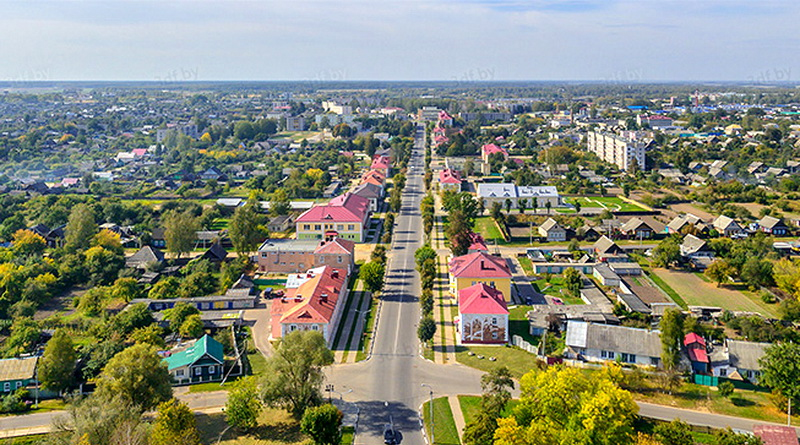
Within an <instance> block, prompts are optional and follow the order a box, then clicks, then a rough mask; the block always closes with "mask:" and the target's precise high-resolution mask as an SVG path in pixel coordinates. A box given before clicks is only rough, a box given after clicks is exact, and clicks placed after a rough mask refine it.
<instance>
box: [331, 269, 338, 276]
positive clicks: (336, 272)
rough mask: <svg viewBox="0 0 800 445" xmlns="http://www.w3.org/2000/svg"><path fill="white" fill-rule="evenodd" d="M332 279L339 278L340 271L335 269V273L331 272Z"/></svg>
mask: <svg viewBox="0 0 800 445" xmlns="http://www.w3.org/2000/svg"><path fill="white" fill-rule="evenodd" d="M331 278H339V270H338V269H333V271H332V272H331Z"/></svg>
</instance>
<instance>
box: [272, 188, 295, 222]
mask: <svg viewBox="0 0 800 445" xmlns="http://www.w3.org/2000/svg"><path fill="white" fill-rule="evenodd" d="M269 202H270V204H269V213H270V214H272V215H273V216H281V215H288V214H289V211H290V210H291V209H292V207H291V202H290V201H289V195H287V194H286V190H284V189H282V188H278V189H275V191H274V192H272V195H271V196H270V201H269Z"/></svg>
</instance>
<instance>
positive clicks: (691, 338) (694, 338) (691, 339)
mask: <svg viewBox="0 0 800 445" xmlns="http://www.w3.org/2000/svg"><path fill="white" fill-rule="evenodd" d="M692 343H700V345H702V346H703V347H704V348H705V347H706V340H705V339H704V338H703V337H701V336H699V335H697V334H695V333H694V332H690V333H688V334H686V337H684V338H683V345H684V346H689V345H690V344H692Z"/></svg>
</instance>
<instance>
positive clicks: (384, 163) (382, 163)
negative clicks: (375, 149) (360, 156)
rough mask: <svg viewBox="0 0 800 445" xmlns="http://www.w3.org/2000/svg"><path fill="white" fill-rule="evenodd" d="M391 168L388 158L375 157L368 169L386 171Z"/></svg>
mask: <svg viewBox="0 0 800 445" xmlns="http://www.w3.org/2000/svg"><path fill="white" fill-rule="evenodd" d="M390 166H391V161H389V157H388V156H377V155H376V156H375V157H374V158H373V159H372V165H371V166H370V168H372V169H376V170H377V169H387V168H389V167H390Z"/></svg>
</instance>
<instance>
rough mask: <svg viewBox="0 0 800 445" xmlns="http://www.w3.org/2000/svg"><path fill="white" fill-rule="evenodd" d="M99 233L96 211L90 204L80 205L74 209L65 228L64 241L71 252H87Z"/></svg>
mask: <svg viewBox="0 0 800 445" xmlns="http://www.w3.org/2000/svg"><path fill="white" fill-rule="evenodd" d="M96 233H97V223H96V222H95V214H94V210H93V209H92V207H91V206H89V205H88V204H78V205H76V206H75V207H73V208H72V211H71V212H70V214H69V219H68V220H67V226H66V227H65V228H64V240H65V241H66V247H67V249H69V250H73V251H74V250H85V249H87V248H88V247H89V244H90V243H91V241H92V237H93V236H94V235H95V234H96Z"/></svg>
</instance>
